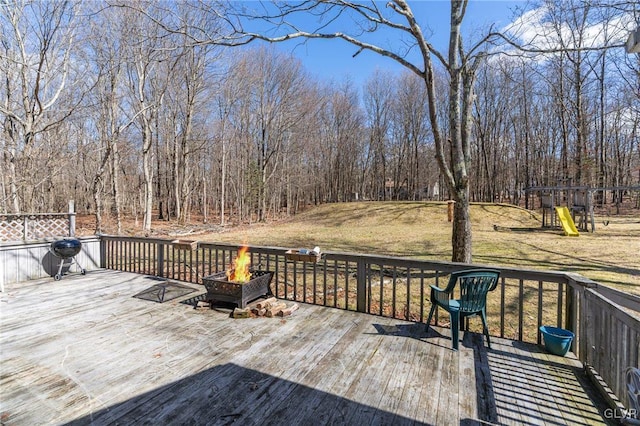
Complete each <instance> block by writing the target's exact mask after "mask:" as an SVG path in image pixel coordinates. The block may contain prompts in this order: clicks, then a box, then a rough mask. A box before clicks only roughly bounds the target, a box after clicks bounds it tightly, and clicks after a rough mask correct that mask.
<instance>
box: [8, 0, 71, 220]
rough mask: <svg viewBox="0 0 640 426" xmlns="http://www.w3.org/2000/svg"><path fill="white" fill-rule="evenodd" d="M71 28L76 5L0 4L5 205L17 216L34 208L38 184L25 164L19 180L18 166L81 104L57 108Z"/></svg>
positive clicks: (64, 81)
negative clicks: (35, 189)
mask: <svg viewBox="0 0 640 426" xmlns="http://www.w3.org/2000/svg"><path fill="white" fill-rule="evenodd" d="M73 24H74V4H73V3H71V2H69V1H50V2H40V1H16V2H3V3H2V4H1V5H0V27H2V33H1V34H2V40H1V41H0V46H1V47H2V52H1V53H0V70H2V75H3V82H2V88H1V89H0V94H1V96H2V101H1V102H0V114H2V116H3V118H2V120H1V121H2V125H3V135H4V139H5V141H6V142H5V143H6V147H5V151H4V156H5V164H6V165H7V168H8V177H7V178H8V180H9V185H8V186H9V191H8V192H9V197H10V202H9V206H10V209H11V210H12V211H14V212H20V211H21V209H22V208H23V207H24V205H25V204H26V205H27V208H28V209H34V208H35V205H34V202H33V198H32V197H33V186H34V185H35V184H36V182H37V180H36V179H33V178H32V179H29V178H28V177H27V175H25V174H24V172H29V167H28V166H26V165H24V169H23V170H21V172H22V173H23V174H22V176H23V178H21V177H20V176H21V174H20V173H18V171H17V170H16V166H17V164H19V163H20V162H22V163H24V162H25V161H28V160H29V159H30V158H33V157H35V156H36V155H37V153H36V152H35V151H34V143H35V141H36V139H38V138H40V137H41V135H42V134H44V133H45V132H47V131H48V130H51V129H53V128H55V127H56V126H59V125H60V124H61V123H63V122H64V121H65V120H66V119H68V118H69V117H70V116H71V114H72V113H73V112H74V110H75V109H76V108H77V106H78V104H79V102H76V103H70V104H67V105H65V107H61V106H60V105H59V104H60V101H61V99H63V98H64V96H63V95H64V93H65V90H66V89H67V87H68V86H69V81H68V78H69V74H70V67H71V54H72V51H73V48H74V31H75V28H74V25H73ZM69 99H74V100H76V99H77V98H76V97H69ZM31 170H33V169H31ZM30 188H31V189H30ZM21 190H22V194H23V195H22V196H20V195H19V194H20V191H21Z"/></svg>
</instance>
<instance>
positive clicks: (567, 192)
mask: <svg viewBox="0 0 640 426" xmlns="http://www.w3.org/2000/svg"><path fill="white" fill-rule="evenodd" d="M526 191H527V192H533V193H538V194H539V196H540V205H541V208H542V227H543V228H549V227H551V228H555V227H557V226H558V225H559V226H561V227H562V229H563V231H564V234H565V235H567V236H572V237H577V236H579V235H580V231H584V232H587V231H589V232H595V230H596V225H595V219H594V212H593V210H594V202H593V198H594V197H593V194H594V193H596V192H603V193H604V192H606V191H640V186H625V187H607V188H591V187H588V186H540V187H531V188H527V189H526ZM589 228H590V229H589Z"/></svg>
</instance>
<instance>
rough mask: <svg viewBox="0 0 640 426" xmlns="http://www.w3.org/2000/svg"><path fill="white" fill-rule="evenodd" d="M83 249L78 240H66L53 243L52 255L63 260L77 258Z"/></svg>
mask: <svg viewBox="0 0 640 426" xmlns="http://www.w3.org/2000/svg"><path fill="white" fill-rule="evenodd" d="M81 249H82V243H81V242H80V240H78V239H76V238H65V239H64V240H58V241H54V242H52V243H51V253H53V254H54V255H55V256H57V257H61V258H63V259H68V258H70V257H73V256H75V255H76V254H78V253H80V250H81Z"/></svg>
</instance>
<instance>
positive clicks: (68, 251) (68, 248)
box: [49, 238, 86, 281]
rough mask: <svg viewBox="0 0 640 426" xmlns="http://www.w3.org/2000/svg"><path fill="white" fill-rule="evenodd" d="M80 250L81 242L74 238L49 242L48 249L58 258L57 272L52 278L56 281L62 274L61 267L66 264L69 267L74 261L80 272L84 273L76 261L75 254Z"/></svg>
mask: <svg viewBox="0 0 640 426" xmlns="http://www.w3.org/2000/svg"><path fill="white" fill-rule="evenodd" d="M80 250H82V243H81V242H80V240H78V239H76V238H65V239H64V240H58V241H54V242H52V243H51V246H50V247H49V251H50V252H51V254H53V255H54V256H55V257H57V258H59V259H60V264H59V265H58V273H57V274H55V275H54V277H53V278H54V279H55V280H56V281H58V280H59V279H60V278H62V276H63V275H64V274H63V272H62V268H63V267H65V266H67V267H68V268H69V269H70V268H71V265H73V264H74V263H75V264H76V265H77V266H78V268H79V269H80V273H81V274H82V275H84V274H85V273H86V271H85V270H84V269H83V268H82V266H80V264H79V263H78V262H77V261H76V259H75V256H76V255H77V254H78V253H80Z"/></svg>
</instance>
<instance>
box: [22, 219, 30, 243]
mask: <svg viewBox="0 0 640 426" xmlns="http://www.w3.org/2000/svg"><path fill="white" fill-rule="evenodd" d="M28 239H29V215H28V214H25V215H24V216H22V241H27V240H28Z"/></svg>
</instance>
